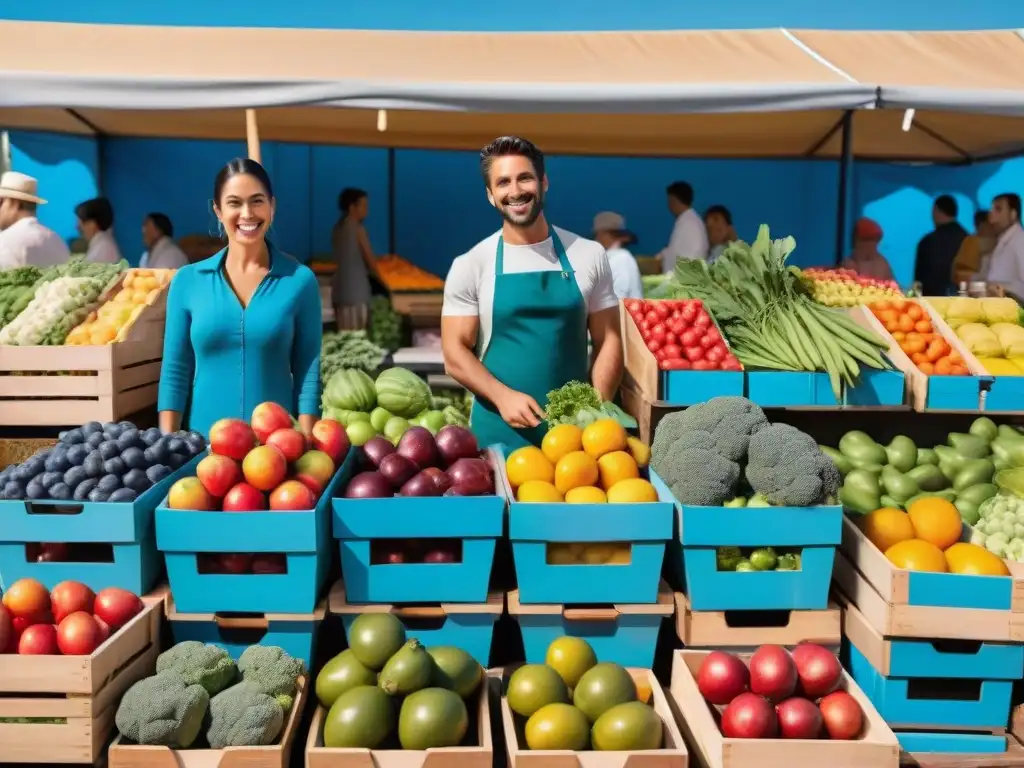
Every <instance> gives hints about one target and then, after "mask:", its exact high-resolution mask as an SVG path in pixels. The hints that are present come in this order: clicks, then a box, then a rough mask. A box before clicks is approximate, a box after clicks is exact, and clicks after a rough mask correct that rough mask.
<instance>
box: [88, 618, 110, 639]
mask: <svg viewBox="0 0 1024 768" xmlns="http://www.w3.org/2000/svg"><path fill="white" fill-rule="evenodd" d="M92 620H93V621H95V622H96V626H97V627H99V628H100V645H103V644H104V643H105V642H107V640H109V639H110V627H109V626H108V625H107V622H105V621H104V620H103V619H101V618H99V617H98V616H93V617H92Z"/></svg>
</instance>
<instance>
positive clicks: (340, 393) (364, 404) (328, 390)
mask: <svg viewBox="0 0 1024 768" xmlns="http://www.w3.org/2000/svg"><path fill="white" fill-rule="evenodd" d="M322 400H323V405H324V406H325V407H331V408H340V409H342V410H347V411H364V412H367V413H368V412H369V411H372V410H373V406H374V405H376V402H377V393H376V390H375V389H374V386H373V379H371V378H370V377H369V376H368V375H367V374H365V373H363V372H362V371H360V370H357V369H355V368H342V369H340V370H338V371H335V372H334V373H332V374H331V378H330V379H328V381H327V386H326V387H325V388H324V394H323V398H322Z"/></svg>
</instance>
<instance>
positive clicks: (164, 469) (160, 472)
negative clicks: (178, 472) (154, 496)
mask: <svg viewBox="0 0 1024 768" xmlns="http://www.w3.org/2000/svg"><path fill="white" fill-rule="evenodd" d="M170 474H171V468H170V467H168V466H166V465H164V464H154V465H153V466H152V467H150V468H149V469H147V470H146V477H148V478H149V482H151V483H152V484H153V485H156V484H157V483H159V482H160V481H161V480H163V479H164V478H165V477H169V476H170Z"/></svg>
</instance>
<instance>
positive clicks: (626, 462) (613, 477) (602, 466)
mask: <svg viewBox="0 0 1024 768" xmlns="http://www.w3.org/2000/svg"><path fill="white" fill-rule="evenodd" d="M597 468H598V470H599V471H600V473H601V487H602V488H611V487H612V486H613V485H615V484H616V483H617V482H619V480H629V479H630V478H632V477H640V468H639V467H637V465H636V460H635V459H634V458H633V457H632V456H630V455H629V454H628V453H626V452H625V451H612V452H611V453H606V454H605V455H604V456H602V457H601V458H600V459H598V460H597Z"/></svg>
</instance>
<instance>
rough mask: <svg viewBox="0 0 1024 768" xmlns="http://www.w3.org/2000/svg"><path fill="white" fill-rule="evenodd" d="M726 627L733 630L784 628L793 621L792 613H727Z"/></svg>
mask: <svg viewBox="0 0 1024 768" xmlns="http://www.w3.org/2000/svg"><path fill="white" fill-rule="evenodd" d="M724 616H725V626H727V627H729V628H731V629H739V628H742V627H746V628H757V627H764V628H765V629H768V628H782V627H788V626H789V622H790V621H792V619H793V612H792V611H725V612H724Z"/></svg>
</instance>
